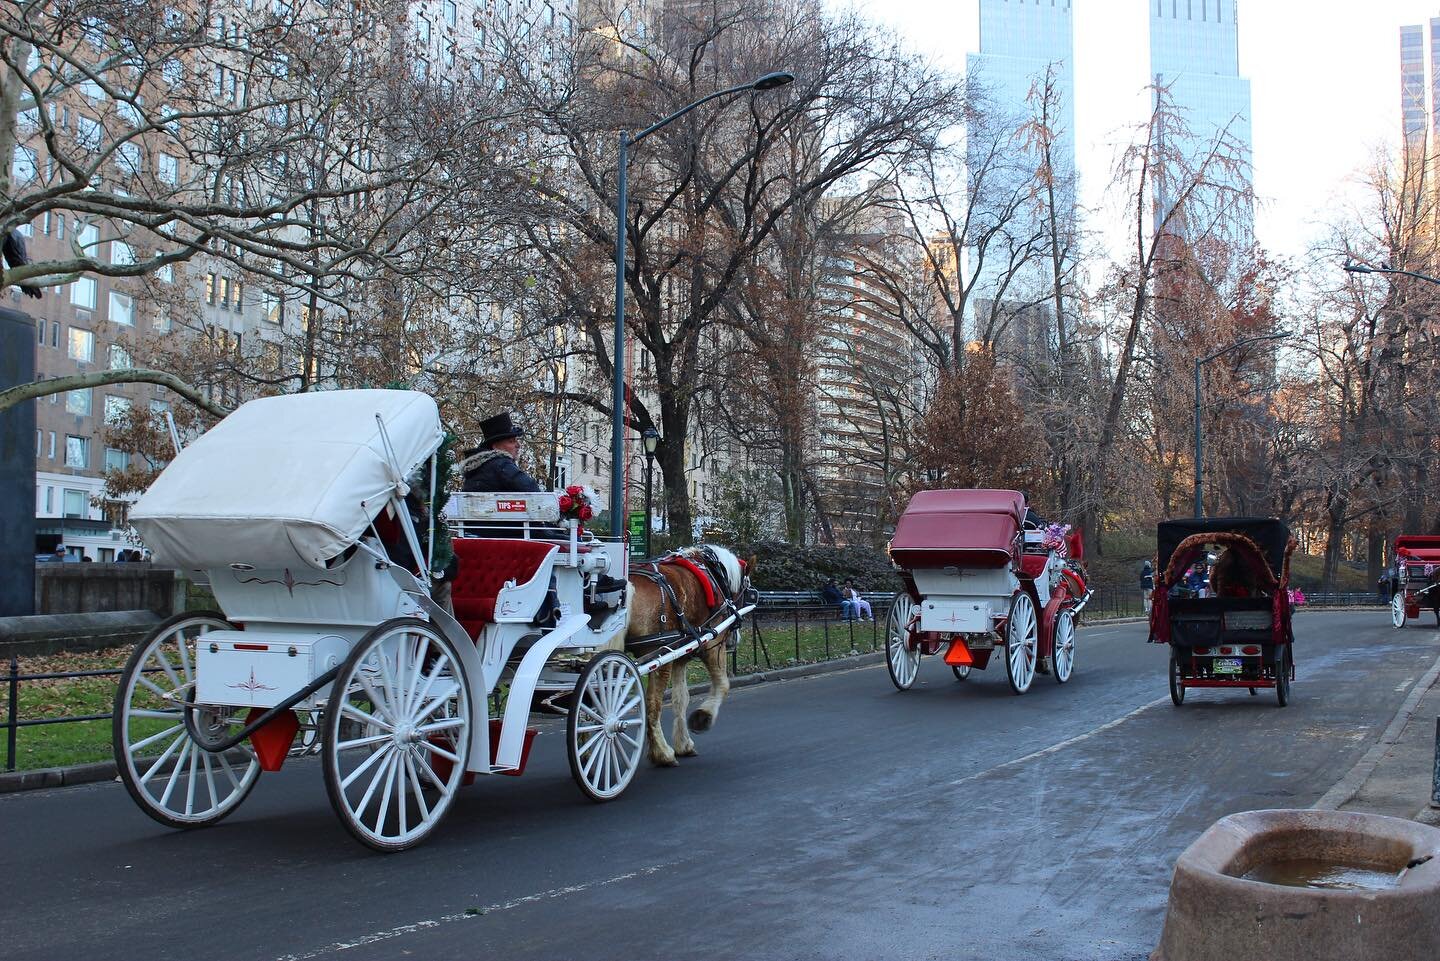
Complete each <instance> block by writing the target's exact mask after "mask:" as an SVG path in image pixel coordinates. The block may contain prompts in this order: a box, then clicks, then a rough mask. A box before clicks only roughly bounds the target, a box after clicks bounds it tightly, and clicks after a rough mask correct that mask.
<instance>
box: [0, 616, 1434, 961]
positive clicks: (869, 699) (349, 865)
mask: <svg viewBox="0 0 1440 961" xmlns="http://www.w3.org/2000/svg"><path fill="white" fill-rule="evenodd" d="M1385 621H1386V615H1385V614H1384V613H1381V612H1378V611H1377V612H1367V613H1317V614H1308V613H1307V614H1302V615H1300V616H1299V617H1298V618H1297V621H1296V634H1297V636H1298V641H1297V652H1298V655H1297V660H1298V662H1299V678H1298V680H1297V681H1296V683H1295V686H1294V694H1293V697H1294V700H1293V701H1292V703H1291V706H1290V707H1288V708H1286V709H1284V710H1281V709H1278V708H1276V707H1275V706H1274V700H1273V696H1263V695H1262V696H1260V697H1255V698H1251V697H1248V696H1247V695H1246V694H1245V693H1244V692H1243V691H1240V692H1238V694H1237V693H1230V692H1202V693H1198V694H1196V693H1192V695H1191V700H1190V702H1188V703H1187V704H1186V705H1185V706H1184V707H1183V708H1181V709H1178V710H1177V709H1175V708H1173V707H1172V706H1171V705H1170V703H1169V699H1168V696H1167V695H1166V688H1165V659H1164V658H1165V652H1164V651H1163V650H1162V649H1158V648H1154V647H1150V646H1147V645H1145V644H1144V643H1143V627H1142V626H1141V625H1127V626H1103V625H1102V626H1097V627H1095V628H1091V629H1086V630H1084V631H1082V632H1081V638H1080V641H1081V648H1080V659H1079V661H1078V665H1077V669H1076V675H1075V678H1074V680H1073V681H1072V682H1071V683H1070V684H1067V685H1065V686H1064V687H1059V686H1057V685H1056V684H1055V683H1054V682H1053V681H1052V680H1051V679H1049V678H1047V677H1040V678H1037V680H1036V684H1035V687H1034V689H1032V691H1031V692H1030V693H1029V694H1028V695H1026V696H1025V697H1014V696H1012V695H1011V694H1010V693H1009V689H1008V687H1007V686H1006V684H1005V681H1004V678H1003V676H1002V675H1000V674H999V673H998V671H996V670H995V669H993V668H992V670H990V671H988V672H985V673H977V674H975V675H973V676H972V678H971V679H970V680H969V681H966V682H964V683H956V682H955V681H953V680H952V679H951V677H950V672H949V670H948V668H946V667H945V666H944V665H943V664H941V663H940V662H939V661H938V660H935V659H927V660H926V662H925V664H924V666H923V668H922V673H921V681H920V683H918V684H917V687H916V688H915V689H914V690H912V691H910V692H908V693H905V694H900V693H896V692H895V691H894V690H893V689H892V688H891V686H890V683H889V680H888V678H887V677H886V676H885V671H884V668H883V667H870V668H862V669H857V670H853V671H850V672H847V673H842V674H834V675H825V676H820V677H814V678H807V679H804V680H797V681H790V682H786V683H780V684H765V685H760V686H758V687H754V688H748V689H745V690H742V691H737V692H736V693H735V696H734V698H733V700H732V701H731V702H730V704H729V705H728V706H727V708H726V710H725V711H724V713H723V714H722V715H721V718H720V721H719V723H718V725H717V727H716V729H715V730H714V731H713V732H711V733H708V734H705V735H703V736H702V737H701V738H699V742H700V743H699V746H700V750H701V751H702V752H703V753H702V756H701V757H699V758H696V759H693V760H690V761H688V762H686V763H685V764H684V766H683V767H681V768H679V769H672V770H663V771H656V770H645V771H642V772H641V774H640V776H638V777H637V778H636V781H635V783H634V784H633V785H632V786H631V788H630V789H629V791H628V792H627V793H626V795H625V796H624V797H623V798H622V799H620V800H619V801H617V802H614V803H611V804H608V805H603V806H596V805H592V804H590V803H588V802H585V801H582V800H581V798H580V795H579V792H578V791H577V790H576V789H575V787H574V786H573V784H572V783H571V782H570V781H569V775H568V770H567V768H566V766H565V760H564V757H563V753H562V750H561V746H560V738H559V736H557V735H555V734H547V735H543V736H542V737H541V738H540V739H539V741H538V742H537V745H536V751H535V759H534V761H533V762H532V766H531V769H530V771H529V772H527V774H526V775H525V776H524V777H523V778H519V779H511V778H495V779H482V780H481V781H480V783H478V784H477V785H476V786H475V787H472V788H469V789H467V791H466V794H465V795H464V796H463V798H462V800H461V801H460V802H459V803H458V804H457V806H456V809H455V810H454V811H453V812H452V814H451V816H450V818H449V819H448V820H447V822H446V823H445V824H444V825H443V826H442V828H441V829H440V830H439V831H438V832H437V834H436V835H435V836H433V837H432V838H431V839H430V841H429V843H428V844H426V845H425V846H424V847H422V848H420V849H417V850H414V851H411V852H408V853H405V854H401V855H393V856H388V857H387V856H381V855H375V854H371V853H369V852H368V851H367V850H365V849H363V848H361V847H359V846H358V845H356V844H355V843H354V842H353V841H351V840H350V838H349V836H348V835H347V834H346V833H345V831H344V829H343V828H342V827H341V826H340V825H339V823H338V822H337V821H336V820H335V818H334V815H333V814H332V813H331V811H330V808H329V805H328V803H327V801H326V798H325V791H324V785H323V782H322V779H321V776H320V772H319V769H318V767H317V766H315V765H314V764H313V762H312V763H303V762H302V763H299V764H295V765H293V769H292V768H291V767H287V769H286V770H285V771H284V772H282V773H281V774H279V775H266V776H265V779H264V780H263V781H262V782H261V784H260V786H259V788H257V790H256V791H255V793H254V794H253V795H252V796H251V798H250V799H249V800H248V801H247V802H246V806H245V807H244V808H242V809H241V810H240V811H239V812H238V813H237V814H235V815H234V816H232V817H231V818H230V819H229V820H228V821H226V822H224V823H222V824H220V825H218V826H216V827H214V828H210V829H207V830H203V831H196V832H190V833H179V832H172V831H168V830H166V829H164V828H161V827H159V826H158V825H156V824H154V823H153V822H151V821H150V820H149V819H148V818H146V817H145V816H144V815H142V814H141V813H140V812H139V811H138V810H136V809H135V808H134V807H133V806H132V804H131V802H130V800H129V798H128V796H127V795H126V794H125V792H124V789H123V788H122V787H121V786H120V785H118V784H101V785H92V786H85V787H77V788H65V789H61V790H57V791H47V792H35V793H29V794H23V795H9V796H4V797H0V922H3V924H0V945H3V950H0V953H3V955H4V956H5V957H7V958H9V959H11V961H21V959H30V958H46V959H67V961H68V959H74V958H99V957H104V958H117V959H124V958H145V959H147V961H163V959H169V958H175V959H184V961H194V959H196V958H219V959H231V958H234V959H252V958H253V959H272V961H273V959H280V958H327V959H328V958H332V957H338V958H341V959H346V961H349V959H379V958H395V957H400V956H413V957H418V958H433V959H442V958H444V959H448V958H466V959H469V958H503V959H507V961H512V959H545V961H554V959H570V958H576V959H581V958H583V959H585V961H605V959H616V961H637V959H651V958H655V959H659V958H664V959H691V958H694V959H703V961H722V959H730V958H737V959H766V961H782V959H810V958H815V959H822V958H823V959H830V958H845V959H869V958H877V959H878V958H885V959H897V958H905V959H926V958H944V959H951V961H953V959H968V958H975V959H987V961H1008V959H1017V961H1028V959H1046V961H1060V959H1075V961H1080V959H1099V961H1118V959H1127V961H1128V959H1139V958H1143V957H1144V956H1145V955H1146V954H1147V953H1148V951H1149V950H1150V949H1151V948H1152V947H1153V946H1154V944H1155V942H1156V940H1157V938H1158V936H1159V929H1160V922H1161V918H1162V914H1163V906H1164V897H1165V890H1166V885H1167V883H1168V878H1169V870H1170V865H1171V864H1172V862H1173V860H1174V858H1175V856H1176V855H1177V854H1178V853H1179V852H1180V851H1181V850H1182V849H1183V848H1184V847H1185V845H1187V844H1188V843H1189V842H1190V841H1191V840H1193V839H1194V837H1195V836H1196V835H1197V834H1199V833H1200V832H1201V831H1202V830H1203V829H1204V828H1205V827H1207V826H1208V825H1210V824H1211V823H1212V822H1213V821H1214V820H1215V819H1216V818H1218V817H1220V816H1222V815H1224V814H1226V813H1229V812H1233V811H1237V810H1245V809H1251V808H1263V807H1304V806H1307V805H1309V804H1311V803H1313V802H1314V801H1315V800H1316V799H1317V798H1318V797H1319V796H1320V795H1321V794H1323V793H1324V792H1325V790H1326V789H1327V788H1329V787H1330V785H1331V784H1332V783H1334V782H1335V781H1336V780H1338V779H1339V778H1340V777H1341V776H1342V775H1343V774H1344V773H1345V772H1346V771H1347V770H1348V769H1349V767H1350V766H1351V765H1352V764H1353V763H1354V762H1355V761H1356V760H1358V759H1359V757H1360V756H1361V755H1362V754H1363V753H1364V751H1365V750H1366V749H1367V747H1368V746H1369V745H1370V743H1372V742H1373V740H1374V739H1375V738H1376V737H1378V735H1379V733H1380V732H1381V731H1382V730H1383V729H1384V727H1385V725H1386V724H1387V723H1388V722H1389V720H1390V718H1391V717H1392V715H1393V714H1394V712H1395V710H1396V709H1397V707H1398V706H1399V704H1400V702H1401V701H1402V700H1403V698H1404V697H1405V694H1406V692H1407V691H1408V690H1409V688H1410V686H1411V685H1412V684H1413V683H1414V682H1415V680H1416V679H1417V678H1419V677H1420V676H1421V675H1422V674H1424V672H1425V671H1426V669H1428V668H1429V666H1430V665H1431V664H1432V663H1433V662H1434V659H1435V657H1436V655H1437V654H1440V635H1437V633H1436V631H1435V630H1434V629H1433V628H1424V629H1419V628H1409V629H1407V630H1404V631H1392V630H1391V629H1390V627H1389V626H1388V624H1386V623H1385ZM547 742H548V743H547Z"/></svg>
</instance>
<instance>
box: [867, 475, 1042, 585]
mask: <svg viewBox="0 0 1440 961" xmlns="http://www.w3.org/2000/svg"><path fill="white" fill-rule="evenodd" d="M1024 517H1025V495H1024V494H1021V493H1020V492H1019V491H1004V490H939V491H920V492H919V493H917V494H916V495H915V496H914V497H912V498H911V499H910V505H909V506H908V507H906V508H905V513H904V514H902V515H901V516H900V521H899V523H897V524H896V525H895V536H894V538H892V539H891V541H890V557H891V559H892V560H894V561H895V563H896V564H898V565H900V566H901V567H903V568H908V569H911V570H914V569H917V568H926V567H1004V566H1005V565H1006V564H1008V563H1010V560H1011V557H1012V553H1011V552H1012V550H1013V549H1014V545H1015V537H1016V535H1017V534H1019V532H1020V525H1021V522H1022V521H1023V519H1024Z"/></svg>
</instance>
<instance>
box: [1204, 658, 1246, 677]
mask: <svg viewBox="0 0 1440 961" xmlns="http://www.w3.org/2000/svg"><path fill="white" fill-rule="evenodd" d="M1240 665H1241V661H1240V658H1238V657H1217V658H1215V662H1214V663H1213V664H1212V665H1211V666H1210V670H1211V671H1212V672H1214V673H1215V674H1239V673H1240V671H1241V667H1240Z"/></svg>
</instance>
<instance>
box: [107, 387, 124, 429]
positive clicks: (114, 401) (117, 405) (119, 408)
mask: <svg viewBox="0 0 1440 961" xmlns="http://www.w3.org/2000/svg"><path fill="white" fill-rule="evenodd" d="M128 413H130V398H128V397H117V396H115V395H114V394H108V395H106V397H105V426H107V427H113V426H115V425H116V424H117V423H119V422H120V420H121V419H122V418H124V416H125V415H126V414H128Z"/></svg>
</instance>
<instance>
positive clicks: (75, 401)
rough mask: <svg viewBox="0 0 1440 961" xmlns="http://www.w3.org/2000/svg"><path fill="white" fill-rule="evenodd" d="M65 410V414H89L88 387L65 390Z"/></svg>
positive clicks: (83, 415) (82, 415) (86, 415)
mask: <svg viewBox="0 0 1440 961" xmlns="http://www.w3.org/2000/svg"><path fill="white" fill-rule="evenodd" d="M65 412H66V413H67V414H79V415H80V416H81V417H89V416H90V389H89V388H88V387H87V388H85V389H83V390H71V391H66V392H65Z"/></svg>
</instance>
